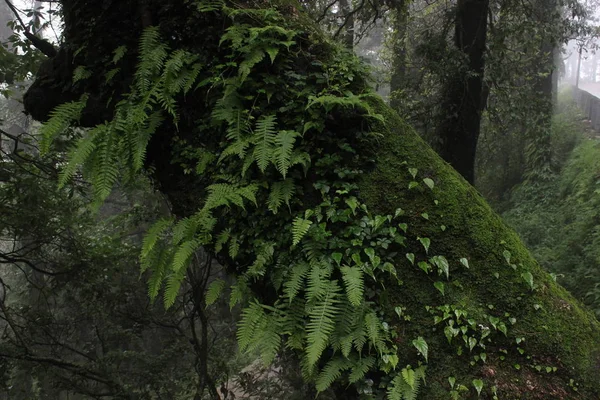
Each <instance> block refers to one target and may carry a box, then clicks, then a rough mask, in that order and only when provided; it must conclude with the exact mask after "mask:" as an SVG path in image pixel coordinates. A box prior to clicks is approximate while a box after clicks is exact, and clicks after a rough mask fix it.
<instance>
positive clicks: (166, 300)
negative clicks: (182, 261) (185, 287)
mask: <svg viewBox="0 0 600 400" xmlns="http://www.w3.org/2000/svg"><path fill="white" fill-rule="evenodd" d="M184 278H185V269H183V268H182V269H180V270H178V271H172V272H171V273H170V274H169V275H168V276H167V279H166V280H167V283H166V284H165V292H164V296H163V304H164V307H165V309H169V308H171V306H172V305H173V304H175V299H176V298H177V294H178V293H179V288H180V287H181V282H182V281H183V279H184Z"/></svg>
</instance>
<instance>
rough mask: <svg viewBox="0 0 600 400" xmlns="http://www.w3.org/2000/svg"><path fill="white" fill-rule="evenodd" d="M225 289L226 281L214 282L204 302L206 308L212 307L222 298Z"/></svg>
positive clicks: (218, 280) (209, 287)
mask: <svg viewBox="0 0 600 400" xmlns="http://www.w3.org/2000/svg"><path fill="white" fill-rule="evenodd" d="M224 288H225V281H224V280H223V279H217V280H215V281H213V282H212V283H211V284H210V285H209V286H208V289H207V290H206V295H205V297H204V299H205V300H204V301H205V303H206V306H207V307H208V306H210V305H211V304H213V303H214V302H215V301H217V299H218V298H219V297H220V296H221V293H222V292H223V289H224Z"/></svg>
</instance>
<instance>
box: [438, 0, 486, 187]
mask: <svg viewBox="0 0 600 400" xmlns="http://www.w3.org/2000/svg"><path fill="white" fill-rule="evenodd" d="M488 6H489V4H488V0H459V1H458V3H457V5H456V22H455V24H456V25H455V35H454V40H455V43H454V44H455V46H456V48H457V49H458V50H459V52H460V55H461V56H464V60H465V61H464V65H459V66H457V67H456V71H455V75H454V77H453V78H450V80H449V81H448V82H447V83H446V85H447V86H446V87H445V89H444V95H443V96H444V98H443V99H442V104H443V105H444V106H443V107H442V109H441V110H442V112H443V115H442V118H441V120H440V122H439V125H438V127H437V129H436V136H437V137H438V138H439V140H440V141H441V144H440V148H439V151H438V153H439V154H440V156H441V157H442V158H443V159H444V160H446V161H448V162H449V163H450V165H452V166H453V167H454V168H455V169H456V170H457V171H458V172H459V173H460V174H461V175H462V176H464V177H465V179H466V180H467V181H468V182H470V183H473V181H474V179H475V151H476V149H477V140H478V139H479V132H480V123H481V111H482V108H483V107H482V103H483V102H484V101H485V96H484V93H483V74H484V55H485V42H486V33H487V15H488Z"/></svg>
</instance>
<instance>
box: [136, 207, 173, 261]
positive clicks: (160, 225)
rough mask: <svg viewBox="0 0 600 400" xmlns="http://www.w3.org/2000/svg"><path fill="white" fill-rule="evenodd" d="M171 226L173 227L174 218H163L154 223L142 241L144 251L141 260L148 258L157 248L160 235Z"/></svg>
mask: <svg viewBox="0 0 600 400" xmlns="http://www.w3.org/2000/svg"><path fill="white" fill-rule="evenodd" d="M171 225H173V219H172V218H162V219H160V220H158V221H156V222H155V223H154V225H152V226H151V227H150V229H148V232H146V236H144V240H143V241H142V251H141V253H140V259H141V260H142V262H143V260H144V259H145V258H147V257H148V255H149V254H150V252H151V251H152V250H153V249H154V246H156V242H158V239H159V237H160V235H161V234H162V233H163V232H164V231H165V230H166V229H167V228H169V227H170V226H171Z"/></svg>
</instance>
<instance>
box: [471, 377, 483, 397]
mask: <svg viewBox="0 0 600 400" xmlns="http://www.w3.org/2000/svg"><path fill="white" fill-rule="evenodd" d="M473 386H474V387H475V390H477V396H480V395H481V390H482V389H483V381H482V380H481V379H473Z"/></svg>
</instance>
